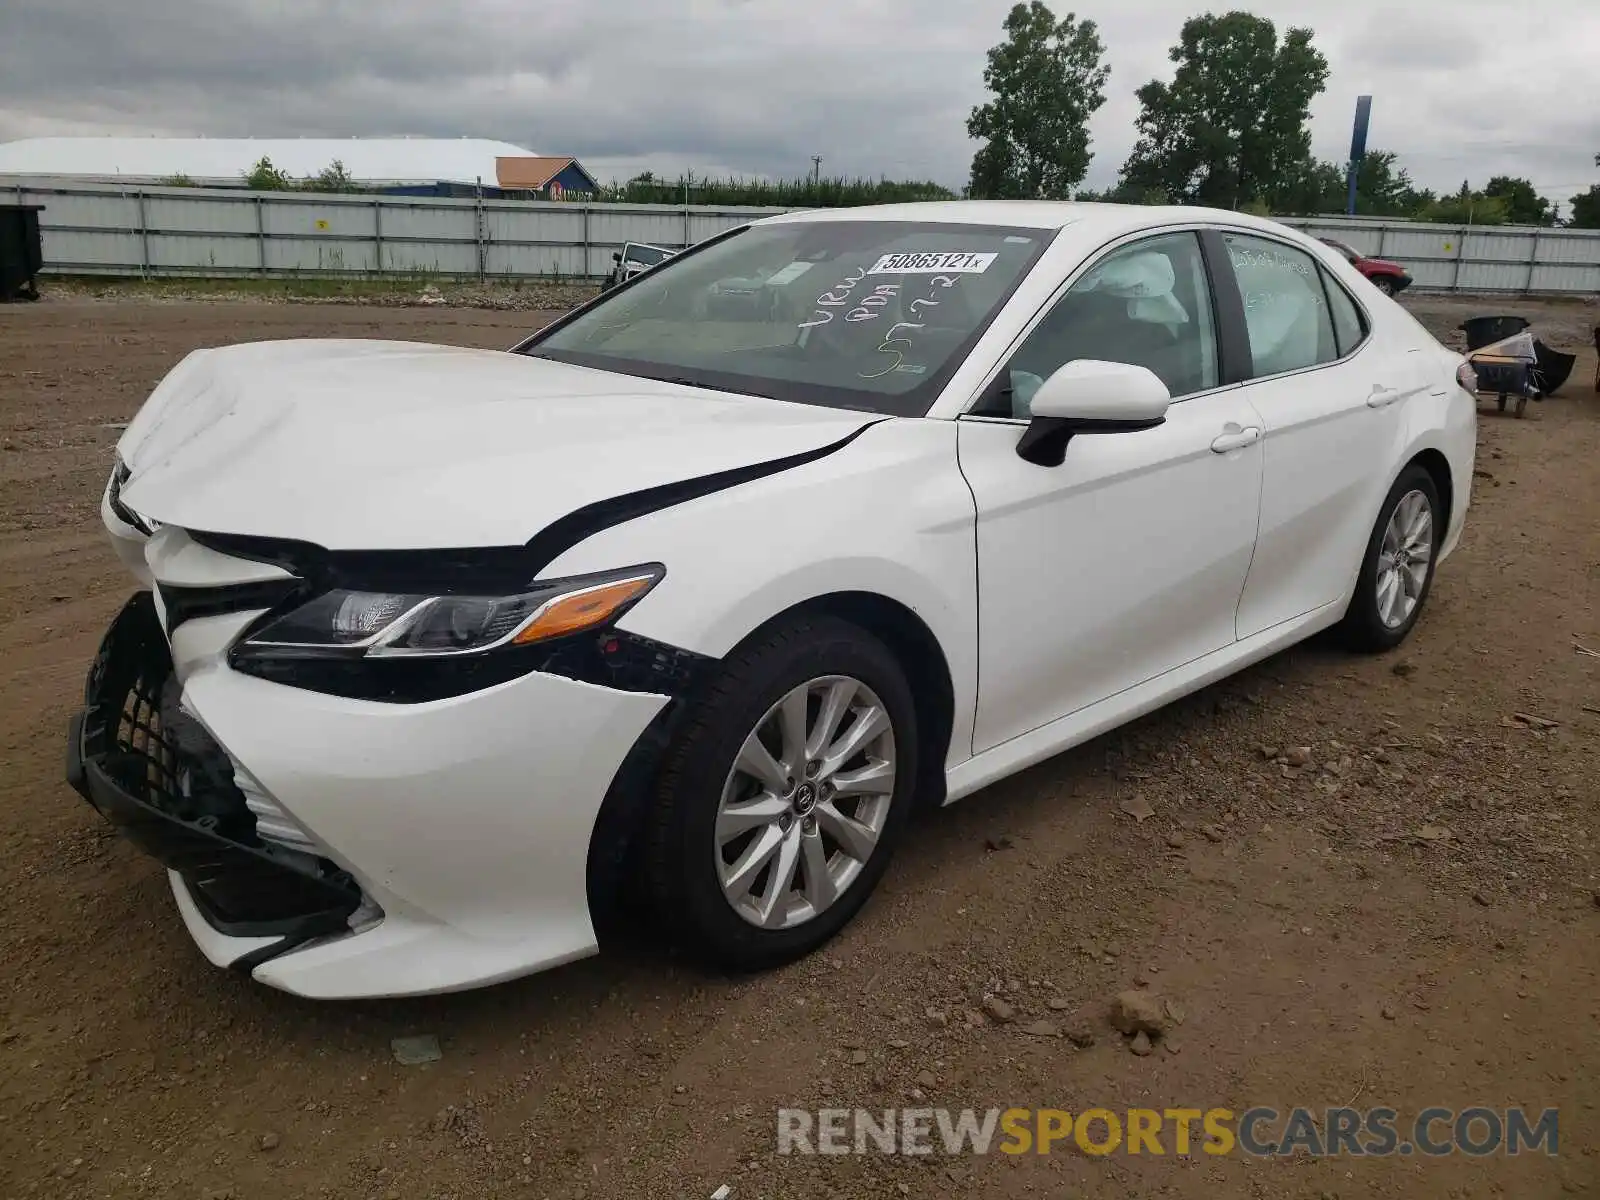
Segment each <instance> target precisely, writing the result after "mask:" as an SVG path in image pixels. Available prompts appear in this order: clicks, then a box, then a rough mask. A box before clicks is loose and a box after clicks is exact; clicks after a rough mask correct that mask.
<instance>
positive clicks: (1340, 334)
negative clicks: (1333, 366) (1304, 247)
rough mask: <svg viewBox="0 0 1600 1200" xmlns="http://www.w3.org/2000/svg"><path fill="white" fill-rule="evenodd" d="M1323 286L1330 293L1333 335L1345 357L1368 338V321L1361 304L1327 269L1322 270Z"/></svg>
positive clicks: (1329, 309) (1340, 354)
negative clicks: (1363, 314) (1362, 313)
mask: <svg viewBox="0 0 1600 1200" xmlns="http://www.w3.org/2000/svg"><path fill="white" fill-rule="evenodd" d="M1322 287H1323V289H1324V291H1326V292H1327V295H1328V314H1329V315H1330V316H1331V317H1332V318H1333V336H1334V340H1335V341H1336V342H1338V344H1339V357H1340V358H1343V357H1344V356H1345V355H1346V354H1349V353H1350V352H1351V351H1352V350H1354V349H1355V348H1356V347H1357V346H1359V345H1361V343H1362V342H1364V341H1366V339H1367V321H1366V318H1365V317H1363V316H1362V315H1361V306H1360V305H1359V304H1357V303H1356V302H1355V301H1354V300H1353V299H1351V297H1350V293H1349V292H1347V291H1345V290H1344V285H1343V284H1341V283H1340V282H1339V281H1338V280H1337V279H1335V278H1334V277H1333V276H1332V275H1329V274H1328V273H1327V272H1326V271H1323V272H1322Z"/></svg>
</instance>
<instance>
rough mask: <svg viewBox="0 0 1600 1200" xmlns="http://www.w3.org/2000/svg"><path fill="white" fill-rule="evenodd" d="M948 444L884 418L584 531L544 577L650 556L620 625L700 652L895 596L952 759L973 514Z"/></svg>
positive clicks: (973, 657)
mask: <svg viewBox="0 0 1600 1200" xmlns="http://www.w3.org/2000/svg"><path fill="white" fill-rule="evenodd" d="M955 443H956V430H955V425H954V423H953V422H949V421H941V420H920V419H902V420H891V421H885V422H883V423H881V424H879V425H875V426H873V427H872V428H871V429H869V430H867V431H866V432H865V433H863V434H862V435H861V436H860V437H858V438H857V439H856V440H855V441H854V442H852V443H851V444H850V445H849V446H847V447H845V448H843V449H842V450H840V451H839V452H838V453H836V454H833V455H830V456H828V457H827V458H823V459H820V460H818V461H815V462H811V463H807V464H804V465H802V466H799V467H796V468H794V469H792V470H789V471H784V472H781V473H779V474H777V475H773V476H769V477H767V478H763V479H759V480H754V481H751V482H748V483H744V484H740V485H738V486H735V487H733V488H730V489H728V490H726V491H722V492H718V493H715V494H713V495H710V496H704V497H701V498H699V499H695V500H691V501H689V502H687V503H684V504H680V505H676V506H674V507H672V508H668V509H664V510H662V511H659V512H655V513H651V514H648V515H646V516H643V517H639V518H637V519H635V520H632V521H628V522H625V523H623V524H621V525H618V526H615V527H613V528H611V529H606V530H603V531H601V532H599V533H596V534H594V535H593V536H591V537H589V538H588V539H586V540H585V541H584V542H582V543H580V544H579V545H577V546H575V547H573V548H572V549H571V550H569V551H567V552H566V553H564V554H562V555H561V556H560V557H559V558H557V559H556V560H555V561H554V562H552V563H551V564H550V566H549V567H548V568H547V570H546V572H545V574H547V575H550V576H552V577H554V576H561V575H569V574H577V573H581V572H586V571H589V570H593V569H597V568H596V564H600V563H604V564H607V567H616V566H619V565H626V564H628V563H634V562H646V561H649V562H661V563H664V564H666V568H667V574H666V578H665V579H663V580H662V582H661V583H660V584H659V585H658V586H657V587H656V588H654V589H653V590H652V591H651V592H650V594H649V595H647V596H646V597H645V598H644V599H643V600H642V601H641V602H640V603H639V604H638V605H636V606H635V607H634V608H633V609H631V610H630V611H629V612H628V613H627V615H626V616H625V617H624V618H623V619H622V622H621V624H622V627H624V628H626V629H628V630H629V631H631V632H634V633H638V634H641V635H643V636H645V637H650V638H654V639H656V640H658V641H662V642H666V643H668V644H670V645H674V646H680V647H682V648H684V649H686V650H693V651H695V652H697V653H700V654H706V655H710V656H713V657H722V656H725V655H726V654H728V653H729V652H730V651H731V650H733V649H734V648H735V647H736V646H738V645H739V643H740V642H742V641H743V640H744V639H745V638H746V637H748V636H749V635H750V634H751V633H752V632H753V631H754V630H756V629H758V628H760V627H761V626H762V625H764V624H766V623H767V622H768V621H770V620H772V618H774V617H776V616H779V615H781V614H782V613H784V612H786V611H788V610H790V609H792V608H794V607H796V606H797V605H801V604H805V603H807V602H809V601H813V600H816V599H818V598H819V597H824V596H828V595H831V594H835V593H840V592H867V593H873V594H876V595H879V596H883V597H886V598H888V599H890V600H893V601H896V602H897V603H899V604H901V605H903V606H904V607H906V608H907V609H909V610H911V611H912V612H913V613H915V614H916V615H917V616H918V617H919V618H920V619H921V620H922V621H923V622H924V623H925V624H926V625H927V627H928V629H929V630H930V631H931V632H932V634H933V635H934V637H935V638H936V639H937V640H938V642H939V644H940V647H941V649H942V650H943V651H944V655H945V659H946V662H947V663H948V665H949V668H950V674H951V683H952V687H953V690H954V693H955V712H954V723H953V726H952V728H953V730H954V733H953V736H952V739H951V742H952V744H951V750H950V755H951V760H952V761H954V762H959V761H962V760H964V759H965V758H967V757H969V756H970V754H971V733H972V719H973V712H972V706H973V700H974V697H975V695H976V692H977V671H978V664H977V605H978V580H977V549H976V511H975V508H974V505H973V500H972V493H971V491H970V490H969V489H968V487H967V485H966V481H965V480H964V478H963V477H962V475H961V472H960V469H959V467H958V465H957V462H956V449H955ZM598 569H605V568H598Z"/></svg>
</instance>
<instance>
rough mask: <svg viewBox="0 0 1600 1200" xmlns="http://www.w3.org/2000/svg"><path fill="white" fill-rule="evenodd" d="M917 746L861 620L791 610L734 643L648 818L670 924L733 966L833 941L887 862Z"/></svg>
mask: <svg viewBox="0 0 1600 1200" xmlns="http://www.w3.org/2000/svg"><path fill="white" fill-rule="evenodd" d="M917 753H918V747H917V727H916V711H915V706H914V704H913V702H912V698H911V692H910V688H909V687H908V685H907V683H906V680H905V674H904V672H903V671H902V670H901V668H900V666H899V664H898V663H897V662H896V661H895V659H894V656H893V655H892V654H891V653H890V652H889V650H888V649H887V648H886V647H884V645H883V644H882V643H881V642H879V641H878V640H877V639H876V638H874V637H872V636H871V635H870V634H868V633H867V632H866V631H865V630H862V629H860V628H858V627H856V626H854V625H851V624H849V623H847V622H844V621H840V620H837V619H835V618H832V617H826V616H817V617H805V618H799V619H796V620H794V621H791V622H788V623H786V624H784V625H782V626H781V627H778V628H776V629H774V630H773V631H772V632H771V633H769V634H767V635H765V636H763V637H762V638H761V639H760V640H759V641H758V642H757V643H755V644H754V645H752V646H749V647H748V648H746V649H744V650H741V651H739V652H736V653H735V654H734V655H733V656H732V657H731V658H730V659H729V660H728V661H727V662H726V663H725V664H724V667H723V670H722V672H721V674H720V676H719V677H718V679H717V680H716V682H715V683H714V684H713V685H712V686H711V688H710V689H709V692H708V694H707V695H705V696H704V697H703V698H702V699H701V700H700V701H699V704H698V707H697V710H696V712H695V713H694V714H693V716H692V717H691V719H690V721H689V722H688V724H687V727H686V729H685V731H684V733H683V735H682V737H681V738H680V739H679V740H678V742H677V743H676V745H675V746H674V747H673V749H672V750H671V751H670V752H669V754H668V757H667V761H666V763H665V766H664V768H663V771H662V779H661V790H660V795H659V799H658V804H657V806H656V808H655V809H654V810H653V812H652V819H651V828H650V830H649V844H648V846H649V860H648V865H649V875H650V886H651V891H652V893H653V899H654V901H655V907H656V911H657V913H658V914H659V916H660V918H661V919H662V920H663V921H664V922H665V923H666V924H667V925H668V927H669V932H671V933H673V934H675V935H676V937H677V939H678V940H679V941H681V942H682V943H684V944H685V945H686V946H687V948H689V949H690V950H692V951H694V952H696V953H698V954H699V955H700V956H701V957H703V958H706V959H709V960H710V961H712V962H714V963H716V964H718V965H721V966H725V967H730V968H733V969H737V970H755V969H761V968H764V967H769V966H775V965H777V964H779V963H783V962H787V961H789V960H791V959H794V958H798V957H800V956H802V955H804V954H807V953H809V952H810V951H812V950H814V949H815V948H816V947H818V946H820V945H821V944H822V943H823V942H825V941H827V940H828V939H829V938H831V937H833V935H834V934H835V933H837V932H838V931H839V930H840V929H842V928H843V927H844V925H845V924H846V923H848V922H849V920H850V919H851V918H852V917H853V916H854V915H855V914H856V912H857V911H858V910H859V909H860V908H861V906H862V905H863V904H864V903H865V902H866V900H867V897H868V895H869V894H870V893H871V892H872V889H873V888H874V887H875V886H876V885H877V882H878V880H879V879H880V878H881V877H882V876H883V873H884V871H885V870H886V869H887V867H888V864H889V857H890V855H891V853H892V852H893V849H894V845H895V843H896V842H897V841H898V839H899V836H900V833H901V831H902V830H903V828H904V826H905V823H906V820H907V818H908V817H909V815H910V812H911V808H912V791H913V788H914V786H915V781H916V776H917V770H916V765H917Z"/></svg>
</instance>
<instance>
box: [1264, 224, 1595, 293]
mask: <svg viewBox="0 0 1600 1200" xmlns="http://www.w3.org/2000/svg"><path fill="white" fill-rule="evenodd" d="M1280 219H1281V220H1282V221H1283V223H1284V224H1285V225H1292V226H1294V227H1295V228H1296V229H1302V230H1304V231H1305V232H1306V233H1309V234H1311V235H1313V236H1315V237H1329V238H1336V239H1337V240H1339V241H1341V242H1344V243H1346V244H1347V245H1349V246H1351V247H1353V248H1354V249H1356V250H1359V251H1360V252H1361V253H1362V254H1365V255H1368V256H1370V257H1372V258H1387V259H1390V260H1392V261H1394V262H1397V263H1400V264H1401V265H1402V266H1404V267H1405V268H1406V270H1407V271H1409V272H1410V273H1411V275H1412V277H1413V278H1414V279H1415V280H1416V284H1415V286H1416V287H1418V288H1423V289H1427V290H1429V291H1435V290H1436V291H1451V292H1518V293H1532V292H1537V293H1545V292H1564V293H1568V294H1579V295H1581V294H1584V293H1588V294H1591V295H1592V294H1594V293H1597V292H1600V230H1595V229H1541V228H1538V227H1536V226H1531V225H1478V226H1475V227H1473V226H1469V227H1465V228H1463V227H1461V226H1457V225H1429V224H1425V223H1423V222H1421V221H1396V220H1379V219H1376V218H1360V217H1356V218H1346V217H1315V218H1304V217H1287V218H1280Z"/></svg>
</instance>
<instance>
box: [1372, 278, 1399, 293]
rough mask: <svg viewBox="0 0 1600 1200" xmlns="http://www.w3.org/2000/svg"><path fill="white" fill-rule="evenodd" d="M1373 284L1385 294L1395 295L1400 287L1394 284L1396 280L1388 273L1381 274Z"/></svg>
mask: <svg viewBox="0 0 1600 1200" xmlns="http://www.w3.org/2000/svg"><path fill="white" fill-rule="evenodd" d="M1372 286H1373V287H1375V288H1377V289H1378V290H1379V291H1380V292H1382V293H1383V294H1384V295H1385V296H1393V295H1395V294H1396V293H1397V292H1398V291H1399V289H1398V288H1396V287H1395V285H1394V280H1392V279H1390V278H1389V277H1388V276H1387V275H1379V276H1378V277H1377V278H1376V279H1374V280H1373V281H1372Z"/></svg>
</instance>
